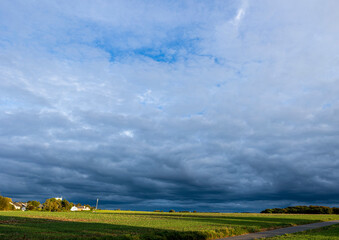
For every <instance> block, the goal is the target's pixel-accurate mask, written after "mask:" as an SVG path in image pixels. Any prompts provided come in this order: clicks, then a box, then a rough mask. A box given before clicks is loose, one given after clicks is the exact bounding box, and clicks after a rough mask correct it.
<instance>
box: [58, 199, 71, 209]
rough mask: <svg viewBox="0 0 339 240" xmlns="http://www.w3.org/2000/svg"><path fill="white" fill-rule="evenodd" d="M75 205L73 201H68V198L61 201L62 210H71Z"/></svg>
mask: <svg viewBox="0 0 339 240" xmlns="http://www.w3.org/2000/svg"><path fill="white" fill-rule="evenodd" d="M72 207H73V203H70V202H68V201H67V200H66V199H64V200H62V201H61V210H63V211H69V210H71V208H72Z"/></svg>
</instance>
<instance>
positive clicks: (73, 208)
mask: <svg viewBox="0 0 339 240" xmlns="http://www.w3.org/2000/svg"><path fill="white" fill-rule="evenodd" d="M71 211H72V212H74V211H79V210H78V208H77V207H76V206H73V207H72V208H71Z"/></svg>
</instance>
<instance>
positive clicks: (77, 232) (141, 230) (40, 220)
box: [0, 210, 339, 239]
mask: <svg viewBox="0 0 339 240" xmlns="http://www.w3.org/2000/svg"><path fill="white" fill-rule="evenodd" d="M334 219H339V216H338V215H292V214H288V215H287V214H249V213H155V212H141V211H106V210H105V211H98V212H39V211H37V212H33V211H31V212H29V211H27V212H21V211H12V212H0V239H22V238H24V237H27V238H29V239H86V238H87V239H92V238H97V239H102V238H110V239H146V238H147V239H174V238H175V239H214V238H218V237H225V236H232V235H239V234H245V233H249V232H256V231H260V230H263V229H273V228H279V227H287V226H293V225H300V224H307V223H311V222H317V221H328V220H334Z"/></svg>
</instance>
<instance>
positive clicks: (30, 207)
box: [27, 200, 40, 210]
mask: <svg viewBox="0 0 339 240" xmlns="http://www.w3.org/2000/svg"><path fill="white" fill-rule="evenodd" d="M39 206H40V202H38V201H35V200H33V201H28V202H27V210H38V209H39Z"/></svg>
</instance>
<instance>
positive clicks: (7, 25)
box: [0, 0, 339, 212]
mask: <svg viewBox="0 0 339 240" xmlns="http://www.w3.org/2000/svg"><path fill="white" fill-rule="evenodd" d="M338 9H339V2H338V1H336V0H325V1H324V0H299V1H294V0H276V1H271V0H256V1H246V0H243V1H242V0H237V1H233V0H224V1H199V0H196V1H193V0H192V1H190V0H186V1H172V0H171V1H141V0H140V1H134V0H129V1H125V0H121V1H119V0H114V1H109V0H72V1H69V0H67V1H66V0H60V1H56V0H55V1H53V0H51V1H43V0H28V1H27V0H22V1H20V0H2V1H0V194H1V195H4V196H7V197H11V198H12V199H13V200H15V201H28V200H33V199H34V200H39V201H41V202H44V201H45V199H47V198H50V197H57V196H62V197H64V198H66V199H68V200H69V201H72V202H80V203H84V204H91V205H95V203H96V199H97V198H99V207H101V208H105V209H116V208H120V209H126V210H128V209H130V210H155V209H159V210H165V211H167V210H169V209H175V210H198V211H221V212H243V211H248V212H256V211H261V210H263V209H265V208H272V207H286V206H291V205H309V204H313V205H326V206H339V186H338V184H339V174H338V172H339V68H338V66H339V44H338V39H339V26H338V22H339V14H338Z"/></svg>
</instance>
